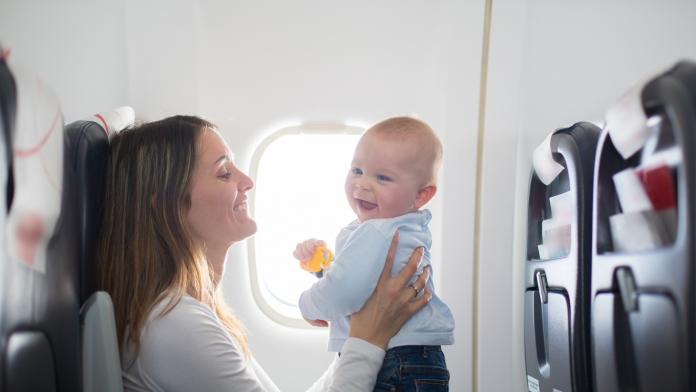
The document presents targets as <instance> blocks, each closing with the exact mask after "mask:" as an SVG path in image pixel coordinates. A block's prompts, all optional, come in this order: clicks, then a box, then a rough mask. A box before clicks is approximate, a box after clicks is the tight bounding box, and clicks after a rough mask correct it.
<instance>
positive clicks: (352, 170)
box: [350, 167, 363, 176]
mask: <svg viewBox="0 0 696 392" xmlns="http://www.w3.org/2000/svg"><path fill="white" fill-rule="evenodd" d="M350 172H351V173H353V175H356V176H360V175H362V174H363V172H362V169H358V168H357V167H354V168H352V169H350Z"/></svg>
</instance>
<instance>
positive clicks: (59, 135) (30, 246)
mask: <svg viewBox="0 0 696 392" xmlns="http://www.w3.org/2000/svg"><path fill="white" fill-rule="evenodd" d="M10 69H11V71H12V74H13V75H14V77H15V82H16V88H17V109H16V110H17V117H16V120H15V127H14V130H13V132H12V134H13V137H12V152H13V155H14V164H13V174H14V199H13V202H12V206H11V208H10V210H9V214H8V221H7V231H6V237H7V243H8V252H9V255H10V256H11V257H12V258H15V259H18V260H21V261H22V262H24V263H25V264H26V265H27V266H29V267H31V268H33V269H35V270H37V271H40V272H45V270H46V246H47V244H48V241H49V239H50V238H51V237H52V235H53V232H54V229H55V227H56V223H57V221H58V217H59V215H60V209H61V196H62V190H63V115H62V112H61V110H60V106H59V104H58V99H57V98H56V95H55V94H54V93H53V91H52V90H51V89H50V88H49V87H48V86H46V85H45V84H44V83H43V82H42V81H41V79H39V78H38V77H37V76H36V75H34V74H33V73H32V72H30V71H29V70H27V69H25V68H22V67H19V66H14V65H12V64H10Z"/></svg>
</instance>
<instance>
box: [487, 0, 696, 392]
mask: <svg viewBox="0 0 696 392" xmlns="http://www.w3.org/2000/svg"><path fill="white" fill-rule="evenodd" d="M694 17H696V3H695V2H693V1H686V0H671V1H661V2H657V1H648V0H641V1H630V0H621V1H612V2H601V1H589V2H587V1H585V2H557V1H551V0H524V1H519V0H500V1H498V0H496V1H494V2H493V11H492V30H491V40H490V58H489V67H488V72H489V74H488V94H487V99H486V134H485V152H484V160H483V178H484V183H483V187H482V195H483V196H482V199H483V203H482V209H481V214H482V227H481V258H480V273H479V285H480V286H479V287H480V290H479V313H478V331H479V339H478V342H479V347H478V357H477V358H478V390H479V391H526V390H527V389H526V387H527V381H526V374H525V365H524V341H523V327H522V325H523V313H522V309H523V301H522V299H523V292H524V287H523V276H524V259H525V254H526V253H525V252H526V250H525V248H524V247H525V246H526V223H525V220H526V218H527V211H526V208H527V205H526V203H527V201H526V198H527V195H528V186H529V179H530V170H531V154H532V151H533V150H534V148H535V147H536V146H537V145H538V144H539V143H541V141H542V140H543V139H544V137H545V136H546V135H547V134H548V133H549V132H551V131H553V130H554V129H556V128H559V127H565V126H569V125H571V124H573V123H574V122H577V121H581V120H585V121H596V122H601V121H603V119H604V113H605V111H606V109H607V108H608V107H609V106H610V105H611V104H612V103H613V102H615V101H616V100H617V99H618V98H619V97H620V96H621V95H622V93H623V92H625V91H626V90H627V89H628V88H630V87H631V86H632V85H633V84H634V83H636V82H638V81H639V80H641V79H642V78H645V77H649V76H651V75H654V74H656V73H658V72H661V71H663V70H665V69H667V68H669V67H671V66H672V65H673V64H674V63H675V62H677V61H678V60H680V59H686V58H688V59H691V60H694V59H696V45H694V37H696V24H694V23H693V20H694Z"/></svg>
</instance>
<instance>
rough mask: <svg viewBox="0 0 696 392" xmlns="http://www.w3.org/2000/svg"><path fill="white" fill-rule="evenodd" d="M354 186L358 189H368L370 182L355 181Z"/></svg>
mask: <svg viewBox="0 0 696 392" xmlns="http://www.w3.org/2000/svg"><path fill="white" fill-rule="evenodd" d="M355 187H356V188H357V189H358V190H368V189H370V184H368V183H367V181H356V182H355Z"/></svg>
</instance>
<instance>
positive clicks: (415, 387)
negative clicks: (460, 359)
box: [375, 346, 449, 392]
mask: <svg viewBox="0 0 696 392" xmlns="http://www.w3.org/2000/svg"><path fill="white" fill-rule="evenodd" d="M375 391H376V392H377V391H378V392H397V391H398V392H412V391H420V392H424V391H438V392H440V391H449V371H448V370H447V364H446V363H445V354H443V353H442V350H441V349H440V346H399V347H394V348H390V349H389V350H387V354H386V355H385V357H384V362H383V363H382V368H381V369H380V371H379V375H377V384H375Z"/></svg>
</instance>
